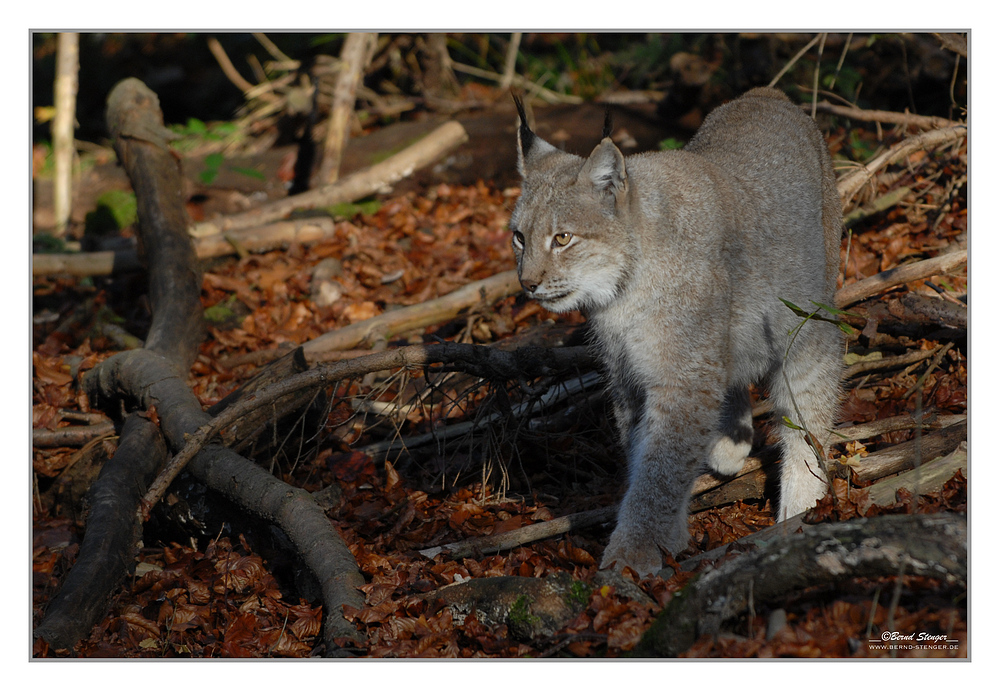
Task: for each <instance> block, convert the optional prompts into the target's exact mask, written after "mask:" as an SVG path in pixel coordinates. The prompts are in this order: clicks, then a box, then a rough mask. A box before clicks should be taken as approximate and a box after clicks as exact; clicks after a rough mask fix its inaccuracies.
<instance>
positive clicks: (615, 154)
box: [579, 137, 628, 197]
mask: <svg viewBox="0 0 1000 691" xmlns="http://www.w3.org/2000/svg"><path fill="white" fill-rule="evenodd" d="M579 179H589V180H590V182H591V183H592V184H593V185H594V187H596V188H597V189H598V190H599V191H601V192H611V193H613V194H614V195H615V197H618V196H619V195H621V194H623V193H625V192H627V191H628V174H627V173H626V171H625V157H624V156H623V155H622V152H621V151H620V150H619V149H618V147H617V146H615V144H614V142H612V141H611V139H610V138H607V137H605V138H604V139H603V140H602V141H601V143H600V144H598V145H597V146H596V147H595V148H594V150H593V151H592V152H591V154H590V158H588V159H587V162H586V163H584V164H583V169H582V170H581V171H580V177H579Z"/></svg>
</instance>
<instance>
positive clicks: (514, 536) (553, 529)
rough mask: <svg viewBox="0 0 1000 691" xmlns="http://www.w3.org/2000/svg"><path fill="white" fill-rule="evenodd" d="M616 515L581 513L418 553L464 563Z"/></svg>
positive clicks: (611, 508)
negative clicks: (479, 556) (473, 557)
mask: <svg viewBox="0 0 1000 691" xmlns="http://www.w3.org/2000/svg"><path fill="white" fill-rule="evenodd" d="M616 512H617V509H616V507H614V506H608V507H605V508H603V509H594V510H593V511H582V512H580V513H573V514H570V515H568V516H562V517H560V518H553V519H552V520H551V521H542V522H541V523H535V524H533V525H529V526H525V527H523V528H517V529H515V530H508V531H507V532H505V533H499V534H497V535H486V536H484V537H477V538H473V539H470V540H462V541H461V542H451V543H448V544H447V545H441V546H440V547H429V548H427V549H422V550H420V554H422V555H423V556H425V557H427V558H428V559H433V558H434V557H436V556H437V555H438V554H440V553H441V552H448V553H449V556H450V558H451V559H465V558H466V557H472V556H475V555H477V554H495V553H497V552H503V551H506V550H510V549H514V548H515V547H520V546H521V545H526V544H528V543H529V542H537V541H538V540H547V539H549V538H550V537H555V536H556V535H562V534H563V533H568V532H570V531H572V530H580V529H581V528H588V527H590V526H592V525H599V524H601V523H607V522H608V521H611V520H613V519H614V517H615V514H616Z"/></svg>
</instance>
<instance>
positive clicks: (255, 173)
mask: <svg viewBox="0 0 1000 691" xmlns="http://www.w3.org/2000/svg"><path fill="white" fill-rule="evenodd" d="M229 170H231V171H233V172H234V173H238V174H240V175H246V176H247V177H248V178H253V179H255V180H266V179H267V176H266V175H264V174H263V173H262V172H260V171H259V170H256V169H254V168H244V167H243V166H233V167H231V168H230V169H229Z"/></svg>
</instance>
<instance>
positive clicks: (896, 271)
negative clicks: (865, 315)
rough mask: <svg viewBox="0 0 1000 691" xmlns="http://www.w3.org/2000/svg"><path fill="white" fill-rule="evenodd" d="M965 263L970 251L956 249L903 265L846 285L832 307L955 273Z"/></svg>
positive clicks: (835, 296) (845, 305)
mask: <svg viewBox="0 0 1000 691" xmlns="http://www.w3.org/2000/svg"><path fill="white" fill-rule="evenodd" d="M968 260H969V251H968V250H958V251H956V252H948V253H947V254H939V255H938V256H936V257H933V258H932V259H924V260H923V261H919V262H914V263H913V264H904V265H902V266H897V267H895V268H892V269H886V270H885V271H882V272H881V273H877V274H875V275H874V276H869V277H868V278H865V279H862V280H860V281H858V282H857V283H852V284H851V285H849V286H845V287H843V288H841V289H840V290H838V291H837V294H836V295H834V298H833V304H834V305H836V306H837V307H839V308H844V307H847V306H848V305H852V304H854V303H855V302H858V301H859V300H864V299H865V298H867V297H871V296H872V295H877V294H878V293H881V292H882V291H883V290H887V289H888V288H892V287H894V286H898V285H902V284H903V283H910V282H911V281H920V280H923V279H925V278H929V277H930V276H940V275H943V274H946V273H948V272H949V271H954V270H955V269H957V268H958V267H960V266H962V265H963V264H966V263H967V262H968Z"/></svg>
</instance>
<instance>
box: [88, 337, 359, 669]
mask: <svg viewBox="0 0 1000 691" xmlns="http://www.w3.org/2000/svg"><path fill="white" fill-rule="evenodd" d="M84 388H85V390H86V392H87V395H88V396H89V397H90V399H91V401H93V402H98V401H105V400H107V401H118V400H120V399H125V400H126V401H127V402H128V403H129V404H131V405H134V406H136V407H138V408H142V409H148V408H150V407H153V406H155V407H156V409H157V411H159V418H160V429H161V430H162V431H163V435H164V436H165V437H166V440H167V443H168V444H169V446H170V448H171V449H172V450H173V451H175V452H176V451H177V450H179V449H181V448H183V447H184V445H185V441H186V439H187V437H189V436H190V435H192V434H193V433H195V432H196V430H198V428H199V427H201V426H204V425H206V424H207V423H208V422H209V421H210V420H211V418H210V416H209V415H208V413H206V412H204V411H203V410H202V409H201V405H200V404H199V403H198V399H197V398H195V396H194V394H193V393H191V390H190V389H189V388H188V386H187V384H186V383H185V382H184V380H183V379H181V378H180V377H179V376H178V375H177V374H176V373H175V372H174V371H172V368H171V366H170V364H169V362H168V361H166V360H165V359H163V358H161V357H159V356H158V355H156V354H155V353H151V352H149V351H147V350H133V351H128V352H124V353H118V354H117V355H114V356H112V357H110V358H108V359H107V360H105V361H104V362H102V363H101V365H100V366H98V367H96V368H94V369H93V370H91V371H90V372H89V373H88V374H87V376H86V377H85V379H84ZM188 469H189V470H190V471H191V473H192V474H193V475H194V476H195V477H196V478H198V479H199V480H200V481H201V482H204V483H205V484H206V485H207V486H208V487H210V488H212V489H214V490H215V491H217V492H220V493H221V494H223V495H224V496H226V497H227V498H228V499H230V500H231V501H233V502H234V503H236V504H238V505H239V506H241V507H242V508H243V509H245V510H246V511H248V512H250V513H253V514H254V515H257V516H261V517H263V518H265V519H267V520H270V521H272V522H274V523H275V525H277V526H278V527H279V528H281V529H282V530H283V531H284V532H285V534H286V535H287V536H288V538H289V540H291V541H292V544H294V545H295V548H296V550H297V551H298V553H299V554H300V555H301V557H302V559H303V561H304V562H305V564H306V566H308V567H309V569H310V570H311V571H312V572H313V574H314V575H315V576H316V578H317V579H318V580H319V582H320V584H321V586H322V589H323V605H324V611H325V617H324V627H323V628H324V638H325V640H326V644H327V651H328V652H329V653H330V654H336V653H337V651H338V650H339V648H340V647H339V646H338V645H337V644H336V642H335V639H337V638H354V637H356V636H357V631H356V630H355V629H354V628H353V627H352V626H351V625H350V624H349V623H348V622H347V621H346V620H345V619H344V617H343V606H344V605H350V606H352V607H360V606H361V605H362V604H363V602H364V599H363V598H362V596H361V593H360V592H359V591H358V590H357V588H358V587H359V586H361V585H363V584H364V579H363V577H362V576H361V574H360V572H359V571H358V567H357V562H356V561H355V560H354V556H353V555H352V554H351V551H350V550H349V549H348V548H347V545H346V544H344V541H343V540H342V539H341V537H340V535H339V533H338V532H337V530H336V528H334V526H333V524H332V523H330V520H329V519H328V518H327V517H326V514H325V513H324V512H323V510H322V509H321V508H320V507H319V506H318V505H317V504H316V502H315V500H313V498H312V496H311V495H310V494H309V493H308V492H306V491H305V490H303V489H299V488H295V487H291V486H289V485H288V484H286V483H284V482H282V481H281V480H279V479H278V478H276V477H274V476H273V475H271V474H270V473H268V472H267V471H265V470H264V469H263V468H261V467H259V466H257V465H256V464H254V463H252V462H251V461H249V460H247V459H245V458H243V457H242V456H240V455H238V454H236V453H235V452H233V451H231V450H229V449H227V448H225V447H222V446H219V445H211V446H205V447H204V448H200V449H199V451H198V453H196V454H194V455H193V457H192V458H191V459H190V463H189V464H188ZM168 484H169V483H168Z"/></svg>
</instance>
